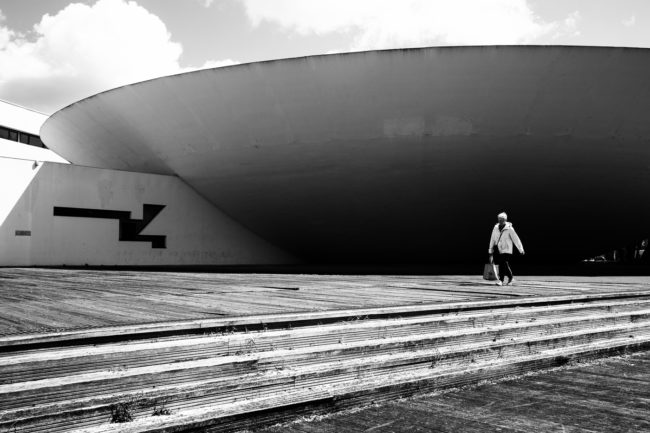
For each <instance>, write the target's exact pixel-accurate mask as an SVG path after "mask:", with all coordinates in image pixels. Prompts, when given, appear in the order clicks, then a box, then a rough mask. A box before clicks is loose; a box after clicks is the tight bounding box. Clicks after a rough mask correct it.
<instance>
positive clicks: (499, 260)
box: [494, 251, 512, 281]
mask: <svg viewBox="0 0 650 433" xmlns="http://www.w3.org/2000/svg"><path fill="white" fill-rule="evenodd" d="M511 257H512V254H501V253H497V252H496V251H495V252H494V263H495V264H497V265H499V279H500V280H501V281H504V279H505V277H508V278H509V279H510V280H512V269H510V263H509V262H510V258H511Z"/></svg>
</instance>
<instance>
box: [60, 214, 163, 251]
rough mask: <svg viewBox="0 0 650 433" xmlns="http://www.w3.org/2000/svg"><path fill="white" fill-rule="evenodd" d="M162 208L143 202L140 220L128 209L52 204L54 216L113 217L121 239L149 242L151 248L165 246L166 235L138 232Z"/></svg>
mask: <svg viewBox="0 0 650 433" xmlns="http://www.w3.org/2000/svg"><path fill="white" fill-rule="evenodd" d="M164 208H165V205H163V204H143V205H142V219H141V220H136V219H133V218H131V212H130V211H123V210H105V209H86V208H80V207H61V206H54V216H63V217H75V218H103V219H115V220H118V221H119V222H120V240H121V241H134V242H151V248H167V246H166V244H167V236H165V235H141V234H140V233H141V232H142V230H144V229H145V228H146V227H147V226H148V225H149V223H150V222H151V221H153V219H154V218H156V216H158V214H159V213H160V211H162V210H163V209H164Z"/></svg>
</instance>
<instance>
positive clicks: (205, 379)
mask: <svg viewBox="0 0 650 433" xmlns="http://www.w3.org/2000/svg"><path fill="white" fill-rule="evenodd" d="M640 306H643V305H640ZM638 307H639V306H637V308H638ZM538 308H543V307H538ZM403 320H412V319H403ZM370 322H373V321H368V322H366V321H359V322H358V323H345V324H342V325H339V327H340V328H341V330H349V329H354V328H355V327H358V329H359V330H360V331H363V332H365V331H367V330H368V328H372V326H370V325H369V324H368V323H370ZM397 322H399V320H397ZM396 325H398V327H399V325H400V324H396ZM474 326H475V323H474V325H473V326H472V327H471V328H470V327H465V328H459V329H453V330H452V331H449V330H446V331H442V332H437V333H429V334H424V335H422V334H417V333H415V334H407V335H406V336H397V337H391V338H385V339H384V338H375V339H373V340H369V341H365V342H364V341H355V342H351V343H343V342H341V343H336V344H327V342H326V343H325V344H321V345H315V346H305V347H302V348H298V349H294V350H289V349H282V350H275V351H262V352H252V353H248V354H241V355H236V356H233V355H230V356H221V357H213V358H207V359H202V360H199V361H187V362H180V363H168V364H156V365H149V366H146V367H135V368H129V369H126V370H125V371H119V372H94V373H84V374H81V375H76V376H75V375H71V376H64V377H60V378H50V379H46V380H41V381H31V382H29V381H28V382H22V383H16V384H10V385H3V386H0V395H2V396H3V398H2V399H1V400H0V401H4V400H5V398H6V401H8V402H10V403H7V404H6V405H5V410H4V411H3V412H2V413H1V415H2V418H0V420H1V421H0V422H1V423H2V424H0V425H1V426H2V427H3V428H8V426H10V425H13V426H14V427H15V426H16V425H20V426H21V429H22V430H21V431H39V429H41V430H40V431H57V430H59V431H63V430H65V429H67V428H70V426H71V425H79V423H82V422H83V423H88V424H89V425H92V424H93V423H95V424H96V423H102V422H106V417H107V414H108V413H109V411H110V405H111V404H114V403H115V402H116V401H120V400H122V399H124V398H136V400H137V402H138V404H144V405H146V404H151V403H152V402H154V403H155V402H156V401H159V400H160V399H165V398H166V399H168V400H170V404H172V403H173V404H174V405H178V407H177V409H176V410H182V411H185V410H189V409H186V408H188V407H192V405H195V406H196V405H198V406H199V407H200V406H201V405H214V404H219V405H232V404H235V403H236V402H237V401H239V400H241V399H250V398H253V397H255V398H258V397H259V396H260V395H262V394H272V395H275V394H277V393H282V392H285V391H286V390H287V389H295V388H296V387H297V386H298V385H297V383H298V382H300V386H301V387H307V388H309V387H312V388H313V387H317V386H326V385H325V384H329V385H328V386H334V384H340V383H345V382H346V381H349V380H353V379H354V378H355V377H356V378H357V379H360V378H361V376H362V378H363V379H364V380H366V379H367V380H368V381H369V383H371V382H372V380H371V379H372V378H373V377H375V376H377V377H379V376H381V377H384V379H386V377H392V376H400V375H405V374H415V373H417V372H421V370H423V369H424V370H425V372H426V373H428V374H432V372H434V371H437V370H438V369H439V368H440V369H442V368H453V367H454V366H456V367H457V366H459V365H469V364H485V363H490V362H496V361H497V360H508V359H510V360H516V359H518V358H520V357H522V356H531V354H534V353H535V352H539V353H543V352H548V351H553V350H559V349H562V350H567V351H570V349H571V347H573V346H579V345H585V344H601V343H602V342H607V341H610V340H611V341H614V340H615V341H616V342H617V344H619V343H621V341H627V343H628V345H639V344H645V343H646V342H647V341H648V340H649V339H650V336H649V335H648V334H650V324H649V323H648V311H647V310H643V309H641V310H632V311H627V312H625V313H611V312H610V313H608V314H602V313H601V314H595V312H593V311H592V315H591V316H587V317H579V316H573V315H569V316H568V317H564V318H562V317H560V318H558V317H555V318H554V317H553V316H551V317H547V318H546V319H545V320H539V321H537V320H534V321H533V320H531V321H524V322H521V321H515V323H514V324H513V323H512V321H509V322H507V323H506V324H505V325H501V326H496V327H490V329H488V327H487V326H483V327H479V328H475V327H474ZM331 328H336V326H334V325H333V326H332V327H331ZM331 328H330V329H327V331H331V330H332V329H331ZM305 331H306V330H305V329H296V330H293V331H282V332H279V333H278V334H279V335H282V336H283V337H285V338H286V337H287V336H288V335H291V334H292V333H293V334H296V333H301V332H305ZM324 332H325V331H324ZM630 336H632V338H630ZM626 338H627V340H626ZM612 347H614V346H612ZM616 347H618V346H616ZM432 363H435V365H433V364H432ZM14 365H20V364H19V363H18V364H16V363H15V364H14ZM432 365H433V367H435V368H431V367H432ZM418 374H419V373H418ZM386 375H388V376H386ZM153 384H161V385H162V387H161V386H160V385H157V386H156V387H153ZM337 386H338V385H337ZM138 393H141V394H140V396H139V397H138V396H137V395H138ZM39 399H40V401H42V403H41V404H39V403H38V401H39ZM22 402H25V404H24V403H22ZM27 403H29V404H32V405H34V406H31V407H30V406H29V405H28V404H27ZM26 404H27V405H26ZM146 410H147V409H145V410H144V411H145V412H146ZM57 425H58V427H57ZM46 426H47V428H46ZM43 429H45V430H43ZM47 429H50V430H47ZM61 429H63V430H61ZM0 431H2V430H0Z"/></svg>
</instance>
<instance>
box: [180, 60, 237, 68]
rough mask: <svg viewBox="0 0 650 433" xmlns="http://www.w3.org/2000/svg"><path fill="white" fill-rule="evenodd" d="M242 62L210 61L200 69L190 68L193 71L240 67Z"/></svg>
mask: <svg viewBox="0 0 650 433" xmlns="http://www.w3.org/2000/svg"><path fill="white" fill-rule="evenodd" d="M239 63H240V62H238V61H237V60H233V59H223V60H208V61H207V62H205V63H204V64H203V65H202V66H200V67H198V68H190V69H192V70H197V69H211V68H222V67H224V66H232V65H238V64H239Z"/></svg>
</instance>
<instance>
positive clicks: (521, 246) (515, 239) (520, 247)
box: [510, 228, 525, 255]
mask: <svg viewBox="0 0 650 433" xmlns="http://www.w3.org/2000/svg"><path fill="white" fill-rule="evenodd" d="M510 237H511V238H512V241H513V242H514V243H515V246H516V247H517V249H518V250H519V252H520V253H521V254H522V255H523V254H525V252H524V244H522V243H521V239H519V235H518V234H517V232H516V231H515V229H514V228H511V229H510Z"/></svg>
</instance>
